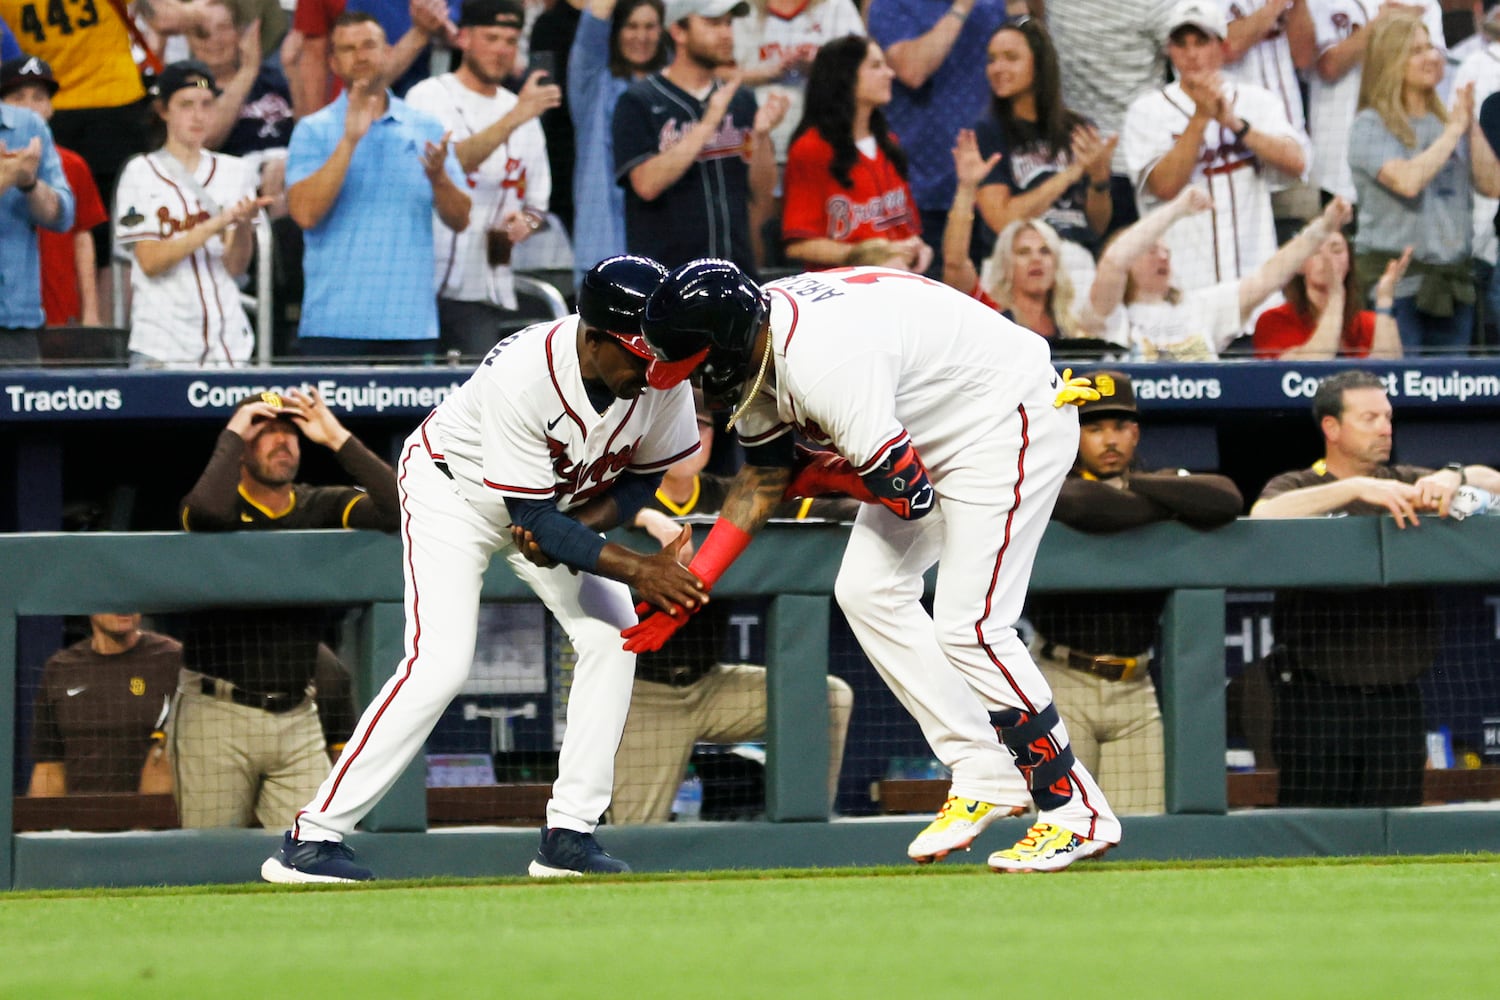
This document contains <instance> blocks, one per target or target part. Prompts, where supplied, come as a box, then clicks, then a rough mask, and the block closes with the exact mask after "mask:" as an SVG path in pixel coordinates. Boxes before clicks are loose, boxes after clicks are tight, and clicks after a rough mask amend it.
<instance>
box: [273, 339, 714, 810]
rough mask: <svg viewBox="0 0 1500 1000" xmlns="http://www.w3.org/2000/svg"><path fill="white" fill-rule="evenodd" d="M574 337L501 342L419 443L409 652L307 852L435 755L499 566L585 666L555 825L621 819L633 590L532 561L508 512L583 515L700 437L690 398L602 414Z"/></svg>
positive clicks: (414, 437)
mask: <svg viewBox="0 0 1500 1000" xmlns="http://www.w3.org/2000/svg"><path fill="white" fill-rule="evenodd" d="M577 330H578V328H577V320H576V318H569V319H564V320H560V321H556V322H551V323H545V324H539V325H537V326H532V327H528V328H527V329H525V330H522V331H521V332H520V333H517V334H516V335H514V336H512V337H508V338H506V339H505V340H503V341H501V342H500V343H499V344H497V345H496V346H495V348H494V349H493V350H492V351H491V352H490V354H489V356H488V357H486V358H485V360H484V362H483V363H482V364H480V365H479V367H478V369H477V370H476V371H475V373H474V375H473V376H472V377H471V378H470V379H469V380H468V381H467V382H465V383H464V384H463V386H461V387H460V388H459V389H458V391H457V392H455V393H454V394H452V395H450V396H449V397H448V398H447V399H445V400H444V401H443V403H442V404H441V405H440V406H439V407H438V408H437V409H436V410H435V411H433V413H432V414H431V415H430V416H429V417H428V418H427V419H426V420H425V421H423V423H422V425H421V426H420V427H418V428H417V430H415V431H413V432H412V434H411V436H410V437H408V438H407V439H406V443H405V445H403V447H402V452H401V461H400V463H399V468H398V470H397V476H396V478H397V482H398V484H399V485H400V488H401V511H402V524H401V541H402V556H403V558H402V570H403V573H404V575H405V580H406V653H405V655H404V656H403V658H402V660H401V662H400V663H398V664H397V666H396V671H395V674H394V675H393V676H392V677H391V679H390V680H389V681H387V682H386V684H385V686H384V687H383V688H382V689H381V690H380V692H379V693H378V694H377V695H376V696H375V697H374V698H373V699H372V700H371V701H370V704H369V706H368V707H367V708H366V710H365V713H364V715H363V716H362V717H361V718H360V720H359V725H358V726H356V727H355V730H354V734H353V736H351V737H350V739H349V742H348V744H347V745H346V746H345V748H344V752H343V753H342V754H341V755H340V757H339V760H338V763H336V764H335V765H334V768H333V771H332V772H331V773H330V774H329V776H328V778H327V780H325V781H324V782H323V785H322V787H321V788H320V789H319V790H318V794H317V796H316V797H315V798H314V799H313V800H312V801H311V802H309V803H308V804H307V806H306V807H305V808H304V809H303V810H302V811H301V812H299V813H298V814H297V819H296V822H295V824H294V826H293V833H294V835H295V836H297V837H298V838H299V839H303V840H341V839H343V837H344V836H346V835H348V834H349V833H350V832H351V831H352V830H353V829H354V826H355V824H356V823H358V822H359V821H360V819H361V818H363V817H364V815H365V814H366V813H368V812H369V811H370V808H371V807H372V806H374V805H375V803H376V802H377V801H379V799H380V797H381V796H382V795H384V794H385V792H386V790H387V789H388V788H390V786H391V783H392V782H394V781H395V780H396V778H397V777H398V776H399V775H400V774H401V772H402V771H403V770H404V769H405V767H406V765H407V764H408V763H409V762H410V761H411V759H412V758H413V757H415V756H416V754H417V753H418V752H419V751H420V750H421V749H422V744H423V742H424V741H425V740H426V738H427V734H428V733H429V732H431V731H432V727H433V725H435V724H436V722H437V720H438V718H439V716H441V715H442V712H443V710H444V708H446V707H447V705H448V703H449V702H450V701H451V700H452V699H453V698H454V697H455V696H456V695H457V694H458V692H459V690H460V688H461V687H462V686H463V683H464V681H465V680H466V679H467V677H468V674H469V667H470V664H471V663H472V662H473V658H474V644H475V634H476V629H477V627H478V616H479V598H480V591H481V588H482V587H483V584H484V573H485V569H486V567H487V566H488V565H489V561H490V557H491V556H492V555H493V554H495V553H496V552H503V553H505V559H506V562H507V563H508V564H509V566H510V568H511V571H512V572H514V573H515V574H516V576H518V577H519V578H520V579H522V580H523V581H525V582H526V584H527V585H528V586H530V587H531V589H532V590H533V591H534V592H535V593H536V595H537V596H538V597H539V598H541V600H542V602H543V603H544V604H546V605H547V607H548V609H549V610H551V611H552V613H553V614H554V615H555V616H556V617H557V620H558V622H559V624H561V625H562V627H563V630H564V631H565V632H566V633H567V635H568V637H569V638H570V639H571V640H572V642H573V648H574V649H575V650H576V651H577V653H578V661H577V663H576V665H575V666H574V670H573V685H572V688H571V690H570V692H569V695H568V716H567V719H568V721H567V732H566V734H565V736H564V738H563V744H562V751H561V754H560V757H559V760H558V778H557V781H556V783H555V784H554V785H553V787H552V799H551V801H550V802H549V803H548V805H547V825H548V826H550V827H554V828H560V829H568V830H578V831H580V832H584V833H587V832H591V831H592V830H593V829H594V826H595V824H596V823H597V822H598V820H599V817H600V816H601V815H603V813H604V811H605V809H606V808H607V807H608V806H609V796H610V790H611V788H612V787H613V784H614V758H615V750H616V748H617V747H618V746H619V743H620V734H621V733H622V732H623V731H624V728H625V717H626V715H627V713H628V712H629V709H630V692H631V686H632V683H633V681H634V677H635V656H634V655H633V654H631V653H627V652H626V651H625V650H624V649H623V648H621V640H620V631H621V630H622V629H625V628H628V627H630V626H631V625H634V624H635V623H636V616H635V611H634V606H633V602H632V600H631V596H630V588H629V587H627V586H626V585H625V584H623V583H618V582H616V581H614V580H607V579H604V578H603V577H598V576H594V575H593V574H590V573H583V572H580V573H573V572H571V571H570V570H569V569H568V568H567V567H566V566H556V567H553V568H551V569H542V568H540V567H538V566H535V565H533V564H532V563H530V562H528V561H527V560H526V558H525V557H524V556H522V555H521V554H520V553H519V552H517V551H516V549H515V548H514V546H513V545H512V544H511V540H510V531H509V526H510V516H509V514H508V513H507V511H506V508H505V506H504V499H505V498H506V497H512V498H520V499H532V500H551V501H555V502H556V503H557V505H558V507H559V508H561V509H563V510H568V509H571V508H573V507H576V506H577V505H579V504H581V503H584V502H586V501H587V500H589V499H591V498H593V497H596V496H599V495H600V494H601V493H603V492H604V491H606V490H607V489H608V488H609V486H610V485H611V484H612V483H613V482H614V481H615V480H616V479H618V478H619V477H620V475H621V474H623V473H624V472H626V471H632V472H642V473H646V472H654V471H658V470H661V469H664V468H666V467H667V466H668V465H670V464H672V463H673V462H676V461H678V460H680V459H682V458H685V457H687V456H689V455H691V454H692V453H693V452H695V451H696V450H697V449H698V447H699V443H698V427H697V422H696V420H695V418H694V415H693V400H692V395H691V389H690V388H689V387H688V386H687V385H686V384H684V385H680V386H677V387H676V388H674V389H671V390H669V391H666V392H658V391H656V390H653V389H647V390H646V391H645V392H643V393H642V394H641V395H640V396H639V397H637V398H636V399H631V400H623V399H616V400H614V401H613V402H612V403H611V404H610V405H609V406H608V407H607V408H606V409H605V411H604V412H603V413H599V412H597V411H595V410H594V408H593V406H591V405H590V403H589V399H588V395H587V393H586V392H585V390H584V385H583V381H582V378H581V376H580V373H579V372H580V369H579V360H578V349H577Z"/></svg>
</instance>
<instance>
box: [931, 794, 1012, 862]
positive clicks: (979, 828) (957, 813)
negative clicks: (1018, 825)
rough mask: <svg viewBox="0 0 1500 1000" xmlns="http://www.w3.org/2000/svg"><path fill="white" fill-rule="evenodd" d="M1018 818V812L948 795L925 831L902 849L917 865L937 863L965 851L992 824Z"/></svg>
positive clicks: (976, 800)
mask: <svg viewBox="0 0 1500 1000" xmlns="http://www.w3.org/2000/svg"><path fill="white" fill-rule="evenodd" d="M1019 814H1020V810H1019V809H1007V808H1006V807H1005V806H997V805H992V804H991V803H989V802H980V801H979V800H978V799H965V798H960V797H959V796H957V795H950V796H949V797H948V801H947V802H944V803H943V808H942V809H939V810H938V814H937V819H935V820H933V821H932V822H931V823H928V824H927V829H925V830H923V831H922V832H921V833H919V834H917V839H916V840H913V841H912V842H911V844H910V845H909V846H908V847H907V848H906V854H907V857H909V858H911V859H912V860H913V861H915V862H916V863H917V864H919V865H926V864H931V863H932V862H934V861H941V860H942V859H943V858H946V857H947V856H948V854H949V852H951V851H967V850H968V849H969V845H970V844H972V843H973V842H974V838H975V837H977V836H979V835H980V834H981V833H983V832H984V828H985V827H987V826H989V825H990V824H991V823H993V822H995V820H997V819H999V818H1000V817H1002V816H1016V815H1019Z"/></svg>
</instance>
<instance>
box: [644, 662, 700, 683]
mask: <svg viewBox="0 0 1500 1000" xmlns="http://www.w3.org/2000/svg"><path fill="white" fill-rule="evenodd" d="M712 669H713V666H712V664H710V665H708V666H694V665H693V664H690V663H673V664H666V663H641V662H639V661H637V662H636V665H635V677H636V680H641V681H648V682H650V683H652V684H666V685H668V686H669V687H674V688H685V687H691V686H692V685H694V684H696V683H698V682H699V681H700V680H702V679H703V678H704V677H706V676H708V672H709V671H710V670H712Z"/></svg>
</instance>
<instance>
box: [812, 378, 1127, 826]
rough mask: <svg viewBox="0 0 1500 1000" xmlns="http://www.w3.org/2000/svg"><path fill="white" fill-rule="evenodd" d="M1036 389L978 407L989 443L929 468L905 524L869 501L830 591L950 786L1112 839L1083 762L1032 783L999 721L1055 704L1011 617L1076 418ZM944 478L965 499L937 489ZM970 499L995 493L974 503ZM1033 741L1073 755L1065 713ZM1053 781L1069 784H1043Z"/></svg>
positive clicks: (1073, 446)
mask: <svg viewBox="0 0 1500 1000" xmlns="http://www.w3.org/2000/svg"><path fill="white" fill-rule="evenodd" d="M1034 395H1035V398H1032V399H1028V400H1027V401H1026V403H1025V404H1024V405H1022V406H1021V407H1018V408H1017V409H1016V410H1014V411H1012V412H1011V413H1009V414H1006V415H1004V416H1002V417H1000V418H998V419H996V418H994V417H992V416H990V415H985V417H984V419H987V420H991V421H993V426H994V428H995V430H994V433H993V434H992V435H990V438H989V446H988V447H980V448H977V449H971V450H970V451H967V452H966V453H965V455H964V464H965V468H964V469H962V470H956V471H955V472H953V473H952V474H951V476H952V477H951V478H948V477H945V476H944V475H943V471H942V470H933V471H934V472H935V473H936V475H935V476H934V479H935V485H936V489H937V492H938V495H939V500H938V503H937V505H936V508H935V509H934V510H933V512H932V513H930V514H928V515H927V516H926V517H924V518H922V519H920V520H917V521H903V520H901V519H900V518H898V517H896V516H895V515H894V514H893V513H891V512H890V511H889V510H887V509H885V508H884V507H880V506H878V505H873V504H871V505H866V506H864V507H863V508H862V509H861V510H860V513H859V517H858V518H857V519H856V521H855V523H854V528H853V531H852V532H851V534H850V537H849V546H848V548H847V550H846V551H845V554H844V561H843V564H842V566H841V567H840V569H839V576H838V581H837V583H836V585H835V592H836V595H837V597H838V602H839V606H840V607H841V608H842V609H843V610H844V614H845V615H846V617H847V618H848V619H849V625H850V627H851V628H852V629H853V631H854V634H855V637H856V638H857V639H858V640H859V643H860V646H861V647H863V649H864V651H865V653H866V655H868V656H869V658H870V661H871V662H872V663H873V664H874V665H875V668H876V670H878V671H879V672H880V674H881V676H882V677H884V678H885V681H886V683H887V684H889V685H890V688H891V690H892V691H893V692H894V693H895V695H896V697H897V698H898V699H899V700H900V701H901V703H902V704H903V705H904V706H906V709H907V710H908V711H909V712H911V714H912V716H913V717H914V718H915V719H916V720H917V723H918V724H919V725H920V726H921V728H922V733H923V735H924V736H926V738H927V742H928V743H929V744H930V745H931V747H932V750H933V753H934V754H936V755H937V757H938V759H939V760H941V761H942V762H943V763H944V764H945V765H946V766H947V767H948V768H949V769H950V770H951V771H952V772H953V783H952V794H953V795H957V796H963V797H965V798H971V799H978V800H980V801H982V802H990V803H995V804H997V805H1002V806H1029V805H1030V804H1031V803H1032V802H1033V801H1035V802H1036V803H1037V806H1038V809H1039V812H1040V819H1041V820H1042V821H1044V822H1049V823H1054V824H1056V825H1058V826H1060V827H1063V828H1064V829H1067V830H1071V831H1072V832H1074V833H1077V834H1078V835H1080V836H1082V837H1087V838H1089V839H1094V840H1104V841H1107V842H1110V843H1115V842H1118V841H1119V839H1120V824H1119V820H1118V819H1116V818H1115V815H1114V813H1113V812H1112V811H1111V810H1110V807H1109V804H1108V802H1107V801H1106V800H1105V797H1104V793H1103V792H1102V791H1100V789H1099V786H1098V784H1097V783H1096V782H1095V781H1094V779H1093V777H1092V776H1091V775H1090V774H1089V773H1088V770H1087V769H1086V768H1084V767H1083V765H1082V764H1081V763H1077V762H1074V763H1073V765H1072V767H1070V768H1067V770H1066V775H1065V777H1064V778H1063V779H1062V783H1061V785H1060V786H1059V784H1058V783H1055V782H1051V781H1049V782H1047V787H1046V788H1037V789H1034V790H1032V789H1028V782H1027V779H1026V776H1025V775H1024V774H1023V772H1022V771H1021V770H1020V769H1019V767H1018V766H1017V764H1018V762H1017V759H1016V756H1015V754H1014V753H1013V752H1012V750H1011V749H1007V746H1006V745H1004V744H1002V742H1001V739H1000V737H999V736H998V735H997V732H996V726H997V724H1000V722H1001V721H1002V720H1005V719H1006V718H1007V717H1016V716H1017V715H1018V714H1019V713H1024V717H1025V718H1027V719H1031V720H1036V719H1042V720H1046V719H1048V718H1049V715H1050V713H1049V710H1051V709H1052V692H1051V689H1050V688H1049V687H1048V686H1047V682H1046V680H1045V679H1044V678H1043V677H1042V675H1041V672H1040V671H1039V670H1038V669H1037V667H1036V664H1035V663H1034V662H1033V661H1032V659H1031V656H1030V654H1029V653H1028V652H1027V650H1026V646H1025V644H1024V643H1022V642H1021V640H1020V638H1019V637H1018V636H1017V634H1016V630H1015V622H1016V620H1017V619H1018V618H1019V617H1020V615H1021V609H1022V605H1023V604H1024V603H1025V600H1026V587H1027V583H1028V581H1029V580H1030V579H1031V568H1032V564H1033V563H1034V562H1035V559H1036V550H1037V547H1038V546H1039V545H1040V544H1041V539H1042V534H1043V532H1044V530H1045V529H1046V527H1047V521H1048V519H1049V518H1050V517H1051V514H1052V506H1053V504H1054V503H1055V502H1056V500H1057V494H1058V492H1059V491H1060V490H1061V489H1062V481H1063V478H1064V477H1065V476H1066V475H1067V472H1068V469H1069V468H1070V467H1071V466H1072V464H1073V460H1074V457H1075V455H1076V454H1077V449H1078V416H1077V413H1076V411H1075V410H1074V409H1073V407H1071V406H1069V407H1064V408H1062V409H1057V408H1055V407H1053V406H1052V402H1051V398H1050V397H1051V392H1050V390H1049V391H1048V392H1047V393H1046V394H1045V397H1046V398H1045V399H1044V398H1043V396H1042V395H1041V394H1034ZM918 447H919V449H920V444H919V445H918ZM978 477H983V478H982V482H981V480H980V479H979V478H978ZM945 486H949V487H951V488H953V492H955V493H959V494H960V495H963V496H965V497H966V498H968V499H965V500H957V499H955V498H954V497H953V496H952V495H945ZM976 495H977V496H981V497H985V498H993V499H986V500H985V501H984V502H976V501H975V500H974V499H973V498H974V497H975V496H976ZM934 563H937V564H938V578H937V590H936V594H935V599H934V604H933V614H932V616H929V615H928V614H927V612H926V611H925V610H924V609H923V608H922V605H921V603H920V601H921V597H922V575H923V574H924V573H925V572H926V571H927V569H928V568H929V567H931V566H932V565H933V564H934ZM1044 713H1049V714H1044ZM995 716H999V717H1000V718H999V719H997V718H995ZM1021 729H1022V731H1024V729H1025V727H1024V726H1023V727H1021ZM1036 739H1040V740H1041V741H1043V742H1044V743H1045V744H1046V746H1047V749H1046V753H1048V754H1050V755H1052V756H1053V757H1057V756H1060V755H1067V756H1070V755H1071V751H1069V750H1068V749H1067V747H1068V736H1067V730H1066V727H1065V726H1064V725H1063V724H1062V722H1061V721H1060V720H1058V721H1056V722H1055V724H1052V725H1048V726H1046V727H1045V731H1044V732H1042V733H1041V734H1039V735H1037V736H1035V738H1033V737H1032V736H1031V735H1028V738H1027V739H1025V740H1024V743H1023V746H1034V745H1035V741H1036ZM1036 773H1038V774H1041V773H1044V769H1043V768H1042V767H1040V766H1038V767H1037V768H1036ZM1059 787H1061V788H1063V789H1064V790H1065V792H1064V794H1055V793H1054V794H1048V793H1049V792H1053V790H1055V789H1057V788H1059Z"/></svg>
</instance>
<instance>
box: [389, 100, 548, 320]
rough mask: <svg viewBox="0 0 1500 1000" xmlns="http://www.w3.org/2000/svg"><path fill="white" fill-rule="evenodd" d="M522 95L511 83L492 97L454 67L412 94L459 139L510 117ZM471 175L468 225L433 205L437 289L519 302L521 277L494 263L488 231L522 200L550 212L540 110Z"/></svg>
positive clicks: (463, 298) (509, 304)
mask: <svg viewBox="0 0 1500 1000" xmlns="http://www.w3.org/2000/svg"><path fill="white" fill-rule="evenodd" d="M517 100H518V98H517V97H516V95H515V94H513V93H511V92H510V91H508V90H506V89H505V88H504V87H499V88H496V90H495V93H494V96H491V97H487V96H485V95H484V94H481V93H478V92H476V91H473V90H470V89H469V88H468V87H465V86H464V85H463V84H462V83H460V82H459V81H458V77H457V76H455V75H454V74H452V73H444V74H443V75H442V76H438V77H429V78H428V79H426V80H423V81H422V82H420V83H418V84H417V85H416V86H414V87H412V88H411V90H409V91H408V92H407V94H406V103H408V104H410V105H411V106H412V107H414V108H416V109H417V110H419V111H425V112H427V113H428V114H430V115H432V116H433V117H434V118H436V119H437V120H438V121H440V122H442V123H443V127H444V128H445V129H447V130H449V131H450V132H452V133H453V142H455V143H458V142H461V141H463V140H464V139H467V138H469V137H470V136H472V135H473V134H474V133H476V132H481V131H483V130H484V129H486V128H488V127H489V126H491V125H493V124H494V123H495V122H497V121H499V120H500V119H501V118H504V117H505V116H506V115H507V114H509V113H510V110H511V108H514V107H515V106H516V102H517ZM468 182H469V185H468V194H469V199H470V206H469V224H468V226H467V227H465V228H464V230H463V231H462V232H458V233H455V232H454V231H453V230H451V229H449V228H448V227H447V225H445V224H444V223H443V220H442V219H441V218H440V217H439V216H438V214H437V213H436V211H434V212H433V216H432V236H433V240H432V245H433V249H434V250H435V259H436V268H437V270H436V279H435V280H436V287H437V294H438V297H439V298H444V299H455V300H457V301H460V302H489V303H491V304H493V305H497V306H502V307H504V308H506V309H515V308H516V285H515V278H514V276H513V275H512V273H511V268H510V265H508V264H501V265H498V266H496V267H490V266H489V260H488V259H487V257H486V255H485V243H486V235H485V234H486V233H487V232H489V230H491V229H499V228H501V224H502V222H503V220H504V219H505V217H506V216H507V215H509V214H510V213H512V212H519V211H520V210H521V209H523V208H526V209H530V210H531V211H533V212H535V213H537V214H538V215H546V214H547V207H548V205H549V204H550V201H551V198H552V168H551V167H550V166H549V165H548V162H547V141H546V139H545V137H543V135H542V125H541V122H540V121H538V120H537V119H535V118H533V119H531V121H528V122H525V123H524V124H522V125H520V126H519V127H517V128H516V130H515V131H513V132H512V133H511V134H510V137H509V138H507V139H506V140H505V142H503V143H501V144H500V146H499V148H497V149H496V150H495V151H494V152H493V153H491V154H490V155H489V156H488V157H486V158H485V160H484V162H483V163H481V164H479V169H478V170H471V171H470V172H469V174H468Z"/></svg>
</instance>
